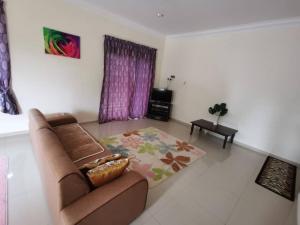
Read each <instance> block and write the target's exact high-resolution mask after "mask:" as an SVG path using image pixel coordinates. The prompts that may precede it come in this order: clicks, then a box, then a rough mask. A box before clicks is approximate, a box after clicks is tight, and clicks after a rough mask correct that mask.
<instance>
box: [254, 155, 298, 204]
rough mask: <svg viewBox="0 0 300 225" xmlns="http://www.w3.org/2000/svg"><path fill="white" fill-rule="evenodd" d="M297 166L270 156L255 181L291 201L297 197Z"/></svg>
mask: <svg viewBox="0 0 300 225" xmlns="http://www.w3.org/2000/svg"><path fill="white" fill-rule="evenodd" d="M296 173H297V167H296V166H294V165H291V164H289V163H287V162H284V161H282V160H279V159H275V158H274V157H272V156H268V157H267V159H266V161H265V163H264V165H263V167H262V168H261V170H260V172H259V174H258V176H257V178H256V180H255V183H257V184H259V185H261V186H263V187H264V188H267V189H269V190H270V191H273V192H274V193H276V194H278V195H281V196H282V197H284V198H287V199H289V200H291V201H294V199H295V185H296Z"/></svg>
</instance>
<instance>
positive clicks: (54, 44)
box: [43, 27, 80, 59]
mask: <svg viewBox="0 0 300 225" xmlns="http://www.w3.org/2000/svg"><path fill="white" fill-rule="evenodd" d="M43 31H44V42H45V52H46V53H47V54H52V55H60V56H66V57H71V58H77V59H80V37H79V36H75V35H72V34H67V33H63V32H60V31H57V30H53V29H50V28H47V27H44V28H43Z"/></svg>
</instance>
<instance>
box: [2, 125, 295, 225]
mask: <svg viewBox="0 0 300 225" xmlns="http://www.w3.org/2000/svg"><path fill="white" fill-rule="evenodd" d="M149 126H154V127H157V128H159V129H162V130H164V131H166V132H167V133H169V134H171V135H173V136H175V137H178V138H180V139H183V140H186V141H189V142H190V143H192V144H194V145H196V146H198V147H200V148H201V149H203V150H204V151H206V152H207V154H206V156H205V157H204V158H202V159H200V160H198V161H196V162H195V163H194V164H192V165H191V166H190V167H188V168H186V169H185V170H184V171H182V172H180V173H178V174H176V175H174V176H172V177H171V178H169V179H167V180H166V181H165V182H163V183H162V184H161V185H158V186H157V187H155V188H153V189H151V190H150V191H149V196H148V202H147V209H146V211H145V212H144V213H143V214H142V215H141V216H140V217H139V218H137V219H136V220H135V221H134V222H133V223H132V225H183V224H184V225H185V224H186V225H296V224H297V223H296V211H297V206H296V203H293V202H291V201H289V200H286V199H284V198H282V197H280V196H278V195H276V194H274V193H272V192H270V191H268V190H266V189H264V188H262V187H260V186H258V185H256V184H255V183H254V180H255V178H256V176H257V174H258V172H259V170H260V168H261V166H262V164H263V162H264V160H265V158H266V156H264V155H261V154H259V153H256V152H253V151H251V150H247V149H244V148H242V147H239V146H237V145H228V147H227V149H226V150H223V149H222V148H221V146H222V140H220V139H217V138H215V137H213V136H210V135H205V134H203V133H202V134H199V133H198V132H197V131H196V130H195V131H194V134H193V135H192V136H190V135H189V128H188V127H186V126H185V125H182V124H180V123H177V122H174V121H171V122H168V123H165V122H159V121H154V120H148V119H145V120H140V121H127V122H112V123H107V124H103V125H101V126H100V125H99V124H97V123H89V124H84V127H85V128H86V129H87V130H88V131H89V132H90V133H91V134H92V135H94V136H95V137H96V138H97V139H99V138H100V137H105V136H110V135H113V134H118V133H122V132H124V131H127V130H133V129H139V128H145V127H149ZM0 155H7V156H8V157H9V162H10V172H11V174H12V175H13V176H12V177H11V179H9V225H21V224H22V225H51V222H50V216H49V214H48V209H47V206H46V202H45V198H44V195H43V191H42V186H41V182H40V178H39V173H38V169H37V166H36V163H35V160H34V157H33V154H32V151H31V145H30V142H29V137H28V135H20V136H15V137H7V138H2V139H0ZM298 174H299V173H298ZM298 186H299V185H297V187H298ZM297 190H298V188H297Z"/></svg>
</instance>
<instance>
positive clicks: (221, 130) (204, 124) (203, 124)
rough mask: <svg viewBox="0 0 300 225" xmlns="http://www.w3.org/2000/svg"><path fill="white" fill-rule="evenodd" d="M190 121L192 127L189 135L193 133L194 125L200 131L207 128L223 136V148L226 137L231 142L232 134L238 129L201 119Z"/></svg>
mask: <svg viewBox="0 0 300 225" xmlns="http://www.w3.org/2000/svg"><path fill="white" fill-rule="evenodd" d="M191 123H192V127H191V133H190V135H192V134H193V131H194V126H197V127H200V131H201V130H202V129H205V130H209V131H211V132H214V133H217V134H220V135H222V136H224V137H225V139H224V142H223V148H225V147H226V143H227V140H228V137H230V143H233V139H234V136H235V134H236V133H237V132H238V130H235V129H232V128H230V127H225V126H222V125H219V124H218V125H214V124H213V122H210V121H207V120H203V119H201V120H195V121H192V122H191Z"/></svg>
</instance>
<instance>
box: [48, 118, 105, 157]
mask: <svg viewBox="0 0 300 225" xmlns="http://www.w3.org/2000/svg"><path fill="white" fill-rule="evenodd" d="M53 129H54V131H55V133H56V134H57V136H58V138H59V139H60V141H61V143H62V145H63V146H64V148H65V151H66V153H67V154H68V155H69V157H70V158H71V160H72V161H73V162H75V163H76V162H79V161H83V160H85V159H88V158H91V157H93V156H98V157H102V155H101V153H103V152H104V151H105V149H104V148H103V147H102V145H100V144H99V143H98V142H97V141H96V140H95V139H94V138H93V137H92V136H91V135H90V134H89V133H88V132H87V131H85V130H84V129H83V128H82V127H81V126H80V125H79V124H68V125H62V126H58V127H54V128H53Z"/></svg>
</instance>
